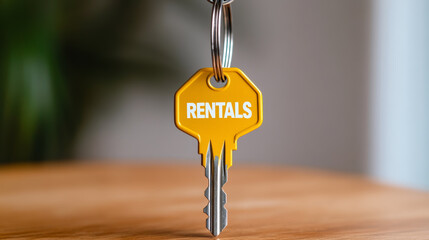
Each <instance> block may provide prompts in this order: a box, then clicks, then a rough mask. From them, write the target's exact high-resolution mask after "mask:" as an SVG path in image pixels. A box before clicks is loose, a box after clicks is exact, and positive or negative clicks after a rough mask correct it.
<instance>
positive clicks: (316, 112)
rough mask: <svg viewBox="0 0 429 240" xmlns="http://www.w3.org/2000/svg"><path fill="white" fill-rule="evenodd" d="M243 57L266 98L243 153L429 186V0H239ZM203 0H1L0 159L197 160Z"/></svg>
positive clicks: (207, 8)
mask: <svg viewBox="0 0 429 240" xmlns="http://www.w3.org/2000/svg"><path fill="white" fill-rule="evenodd" d="M232 9H233V20H234V22H233V23H234V29H233V31H234V44H235V46H234V56H233V64H232V65H233V66H234V67H239V68H241V69H242V70H243V71H244V72H245V73H246V74H247V75H248V76H249V77H250V78H251V79H252V80H253V82H254V83H255V84H256V85H257V86H258V87H259V89H260V90H261V91H262V93H263V96H264V123H263V125H262V126H261V127H260V128H259V129H257V130H255V131H254V132H252V133H250V134H248V135H246V136H245V137H242V138H241V139H240V140H239V142H238V151H235V152H234V167H240V165H244V164H249V163H252V164H263V165H285V166H304V167H312V168H321V169H328V170H334V171H345V172H353V173H358V174H366V175H368V176H370V177H372V178H375V179H378V180H381V181H384V182H388V183H392V184H399V185H403V186H409V187H414V188H421V189H429V1H427V0H374V1H369V0H361V1H355V0H324V1H319V0H306V1H302V0H287V1H284V0H266V1H261V0H245V1H244V0H236V1H234V3H233V4H232ZM210 14H211V4H209V3H208V2H207V1H206V0H181V1H174V0H158V1H137V0H134V1H131V0H127V1H114V0H85V1H83V0H73V1H71V0H70V1H68V0H63V1H54V0H52V1H37V2H35V1H25V0H4V1H0V18H1V19H0V163H1V164H12V163H26V162H41V161H99V162H101V161H110V162H112V161H116V162H146V161H147V162H156V163H167V162H174V163H186V164H200V160H199V155H197V142H196V140H195V139H193V138H192V137H190V136H187V135H186V134H184V133H182V132H181V131H179V130H178V129H176V127H175V126H174V120H173V98H174V93H175V91H176V90H177V89H178V88H179V87H180V86H181V85H182V84H183V83H184V82H185V81H186V80H187V79H188V78H189V77H190V76H191V75H192V74H193V73H194V72H196V71H197V70H198V69H199V68H202V67H210V66H211V57H210V42H209V40H210V39H209V31H210Z"/></svg>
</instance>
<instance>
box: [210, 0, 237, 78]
mask: <svg viewBox="0 0 429 240" xmlns="http://www.w3.org/2000/svg"><path fill="white" fill-rule="evenodd" d="M232 1H233V0H211V1H210V0H209V2H213V8H212V21H211V34H210V37H211V54H212V62H213V73H214V77H215V80H216V81H222V82H224V81H226V77H225V75H224V74H223V71H222V68H223V67H225V68H229V67H231V60H232V50H233V35H232V15H231V5H230V3H231V2H232ZM222 10H223V15H224V17H223V18H224V25H225V26H224V42H223V56H222V62H221V60H220V38H221V28H222V26H221V18H222Z"/></svg>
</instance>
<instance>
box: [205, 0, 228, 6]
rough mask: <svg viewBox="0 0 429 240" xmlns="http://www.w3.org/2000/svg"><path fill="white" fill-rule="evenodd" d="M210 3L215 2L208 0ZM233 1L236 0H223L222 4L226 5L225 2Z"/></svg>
mask: <svg viewBox="0 0 429 240" xmlns="http://www.w3.org/2000/svg"><path fill="white" fill-rule="evenodd" d="M207 1H208V2H209V3H213V2H214V0H207ZM232 2H234V0H222V4H223V5H225V4H230V3H232Z"/></svg>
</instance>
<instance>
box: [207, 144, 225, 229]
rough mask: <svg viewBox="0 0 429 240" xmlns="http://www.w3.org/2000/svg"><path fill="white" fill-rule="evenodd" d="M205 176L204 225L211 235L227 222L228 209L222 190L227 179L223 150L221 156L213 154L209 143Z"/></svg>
mask: <svg viewBox="0 0 429 240" xmlns="http://www.w3.org/2000/svg"><path fill="white" fill-rule="evenodd" d="M224 148H225V147H224ZM206 177H207V179H208V182H209V184H208V187H207V189H206V190H205V192H204V195H205V196H206V198H207V199H208V200H209V202H208V204H207V206H206V207H205V208H204V212H205V213H206V214H207V216H208V217H207V220H206V227H207V229H208V230H209V231H210V232H211V233H212V234H213V236H218V235H219V234H220V232H221V231H222V230H223V229H224V228H225V227H226V225H227V224H228V211H227V210H226V208H225V204H226V193H225V192H224V191H223V190H222V187H223V185H224V184H225V183H226V181H227V180H228V169H227V166H226V165H225V151H224V150H222V154H221V158H219V157H218V156H214V155H213V151H212V147H211V144H210V147H209V149H208V151H207V159H206Z"/></svg>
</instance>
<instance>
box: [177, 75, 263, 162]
mask: <svg viewBox="0 0 429 240" xmlns="http://www.w3.org/2000/svg"><path fill="white" fill-rule="evenodd" d="M223 72H224V74H225V76H226V78H227V83H226V85H225V86H224V87H222V88H216V87H214V86H212V84H211V83H210V78H211V77H213V69H212V68H203V69H200V70H199V71H198V72H196V73H195V74H194V75H193V76H192V77H191V78H190V79H189V80H188V81H187V82H186V83H185V84H184V85H183V86H182V87H181V88H180V89H179V90H178V91H177V92H176V96H175V123H176V126H177V127H178V128H179V129H180V130H182V131H184V132H186V133H187V134H189V135H191V136H193V137H195V138H196V139H197V140H198V143H199V153H200V154H202V156H203V157H202V165H203V166H204V167H205V166H206V154H207V150H208V148H209V146H210V144H211V147H212V151H213V155H214V156H221V154H222V152H223V151H224V154H225V155H224V156H225V164H226V165H227V166H228V168H229V167H231V165H232V150H236V149H237V140H238V138H239V137H241V136H243V135H244V134H246V133H249V132H251V131H253V130H254V129H256V128H258V127H259V126H260V125H261V124H262V94H261V92H260V91H259V89H258V88H257V87H256V86H255V85H254V84H253V83H252V82H251V81H250V80H249V78H247V76H246V75H245V74H244V73H243V72H242V71H241V70H240V69H238V68H224V69H223Z"/></svg>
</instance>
